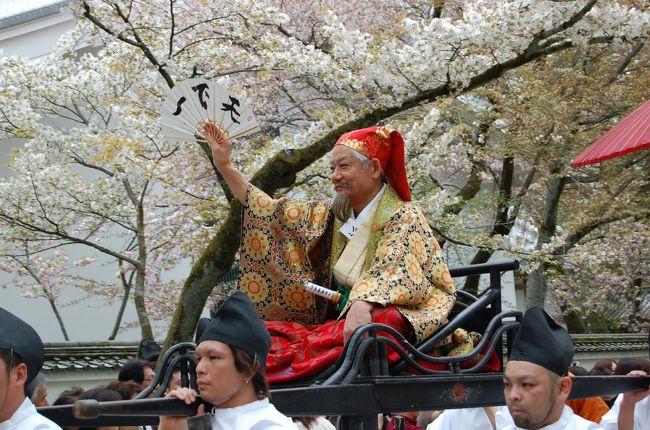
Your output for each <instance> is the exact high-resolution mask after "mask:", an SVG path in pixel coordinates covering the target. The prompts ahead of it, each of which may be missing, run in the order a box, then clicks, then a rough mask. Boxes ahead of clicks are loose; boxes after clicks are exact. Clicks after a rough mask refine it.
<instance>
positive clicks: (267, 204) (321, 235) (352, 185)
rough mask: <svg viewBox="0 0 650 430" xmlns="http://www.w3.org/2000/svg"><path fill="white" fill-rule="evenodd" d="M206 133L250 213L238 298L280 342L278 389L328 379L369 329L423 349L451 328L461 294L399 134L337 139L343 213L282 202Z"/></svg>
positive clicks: (333, 171) (218, 135)
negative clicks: (373, 326) (409, 173)
mask: <svg viewBox="0 0 650 430" xmlns="http://www.w3.org/2000/svg"><path fill="white" fill-rule="evenodd" d="M204 132H205V136H206V140H207V141H208V144H209V145H210V147H211V150H212V156H213V163H214V166H215V167H216V168H217V170H218V171H219V172H220V173H221V175H222V176H223V178H224V179H225V181H226V183H227V184H228V186H229V187H230V189H231V191H232V192H233V194H234V195H235V196H236V197H237V198H238V199H239V200H240V201H241V202H242V204H243V218H242V237H241V249H240V262H239V270H240V279H239V289H240V290H241V291H243V292H245V293H246V294H248V295H249V296H250V298H251V299H252V301H253V303H254V304H255V306H256V308H257V310H258V312H259V314H260V316H261V317H262V318H263V319H264V320H265V321H267V322H266V325H267V328H268V329H269V332H270V333H271V335H272V337H273V344H272V346H271V353H270V355H269V360H268V365H267V375H268V379H269V381H270V382H271V383H274V382H283V381H288V380H293V379H301V378H306V377H311V376H314V375H316V374H318V373H319V372H320V371H322V370H323V369H325V368H326V367H327V366H329V365H330V364H332V363H333V362H334V361H335V360H336V358H337V357H338V356H339V354H340V352H341V350H342V347H343V344H344V341H345V340H347V339H348V338H349V337H350V336H351V334H352V333H353V331H354V330H355V329H356V328H358V327H359V326H361V325H364V324H367V323H370V322H379V323H383V324H388V325H390V326H392V327H394V328H396V329H397V330H399V331H400V332H401V333H402V334H403V335H404V336H405V337H406V338H407V339H410V340H412V341H420V340H422V339H425V338H427V337H428V336H430V335H431V334H432V333H434V332H435V331H436V330H438V329H439V328H440V327H441V326H442V325H444V324H445V323H446V322H447V315H448V314H449V312H450V310H451V308H452V307H453V304H454V301H455V288H454V284H453V281H452V279H451V276H450V274H449V271H448V269H447V265H446V264H445V262H444V261H443V258H442V256H441V250H440V246H439V245H438V243H437V241H436V239H435V238H434V236H433V233H432V231H431V229H430V227H429V225H428V223H427V221H426V219H425V217H424V215H423V213H422V211H421V210H420V209H419V208H418V207H417V206H416V205H415V204H414V203H413V202H411V194H410V188H409V185H408V182H407V178H406V166H405V162H404V141H403V139H402V136H401V135H400V134H399V132H398V131H396V130H393V129H390V128H387V127H370V128H365V129H361V130H356V131H352V132H349V133H345V134H343V135H342V136H341V137H340V138H339V139H338V141H337V142H336V144H335V146H334V148H333V150H332V155H331V161H330V177H331V181H332V183H333V185H334V189H335V191H336V197H335V199H334V201H333V202H325V201H310V202H307V201H297V200H293V199H289V198H280V199H272V198H271V197H269V196H268V195H267V194H265V193H264V192H262V191H261V190H259V189H258V188H256V187H255V186H253V185H251V184H250V183H249V182H248V180H247V179H246V178H245V177H244V176H243V175H242V173H241V172H239V171H238V170H237V169H236V168H235V167H234V166H233V164H232V162H231V151H232V144H231V142H230V140H229V139H228V138H227V136H226V135H225V134H224V133H222V131H221V130H219V129H218V128H217V127H215V126H214V125H211V124H208V125H206V126H205V127H204ZM307 282H313V283H316V284H318V285H322V286H324V287H326V288H328V289H331V290H337V291H338V292H339V293H340V295H341V296H340V297H342V300H341V301H340V302H339V303H338V304H336V305H334V304H333V303H332V302H329V301H327V300H324V299H322V298H320V297H317V296H315V295H313V294H311V293H310V292H308V291H306V290H305V284H306V283H307Z"/></svg>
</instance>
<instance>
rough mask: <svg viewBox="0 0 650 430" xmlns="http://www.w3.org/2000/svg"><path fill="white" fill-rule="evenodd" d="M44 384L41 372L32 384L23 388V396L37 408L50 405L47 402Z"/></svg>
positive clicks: (43, 376)
mask: <svg viewBox="0 0 650 430" xmlns="http://www.w3.org/2000/svg"><path fill="white" fill-rule="evenodd" d="M46 382H47V381H46V380H45V375H43V373H42V372H38V373H37V374H36V377H35V378H34V379H33V380H32V382H30V383H29V384H27V385H26V386H25V395H26V396H27V397H29V399H30V400H31V401H32V403H33V404H34V406H36V407H37V408H40V407H41V406H50V403H49V402H48V401H47V387H46V386H45V383H46Z"/></svg>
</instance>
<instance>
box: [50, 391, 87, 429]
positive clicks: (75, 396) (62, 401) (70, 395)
mask: <svg viewBox="0 0 650 430" xmlns="http://www.w3.org/2000/svg"><path fill="white" fill-rule="evenodd" d="M83 393H84V389H83V388H81V387H76V386H75V387H72V388H70V389H69V390H64V391H62V392H61V394H59V397H57V399H56V400H55V401H54V403H52V406H63V405H72V404H74V402H76V401H77V400H79V398H80V397H81V395H82V394H83ZM64 430H79V427H65V429H64Z"/></svg>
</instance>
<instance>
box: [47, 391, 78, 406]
mask: <svg viewBox="0 0 650 430" xmlns="http://www.w3.org/2000/svg"><path fill="white" fill-rule="evenodd" d="M83 393H84V389H83V388H81V387H72V388H70V389H69V390H65V391H62V392H61V394H59V397H58V398H57V399H56V400H55V401H54V403H52V406H63V405H72V404H73V403H74V402H76V401H77V400H79V397H81V395H82V394H83Z"/></svg>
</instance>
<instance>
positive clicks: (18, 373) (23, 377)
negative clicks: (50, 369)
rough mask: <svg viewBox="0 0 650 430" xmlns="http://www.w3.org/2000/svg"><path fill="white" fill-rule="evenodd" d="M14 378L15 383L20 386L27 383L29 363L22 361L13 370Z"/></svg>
mask: <svg viewBox="0 0 650 430" xmlns="http://www.w3.org/2000/svg"><path fill="white" fill-rule="evenodd" d="M11 374H12V379H13V378H15V383H16V385H18V386H25V385H27V365H26V364H25V363H20V364H19V365H18V366H16V367H14V368H13V369H12V370H11Z"/></svg>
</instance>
